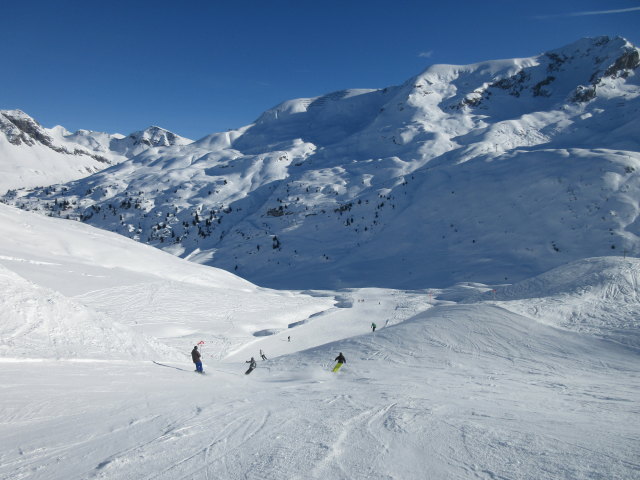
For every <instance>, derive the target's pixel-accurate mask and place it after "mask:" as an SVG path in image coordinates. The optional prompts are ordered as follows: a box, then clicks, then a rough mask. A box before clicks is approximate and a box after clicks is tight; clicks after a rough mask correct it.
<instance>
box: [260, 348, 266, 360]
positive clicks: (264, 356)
mask: <svg viewBox="0 0 640 480" xmlns="http://www.w3.org/2000/svg"><path fill="white" fill-rule="evenodd" d="M260 358H262V360H266V359H267V356H266V355H265V354H264V352H263V351H262V350H260Z"/></svg>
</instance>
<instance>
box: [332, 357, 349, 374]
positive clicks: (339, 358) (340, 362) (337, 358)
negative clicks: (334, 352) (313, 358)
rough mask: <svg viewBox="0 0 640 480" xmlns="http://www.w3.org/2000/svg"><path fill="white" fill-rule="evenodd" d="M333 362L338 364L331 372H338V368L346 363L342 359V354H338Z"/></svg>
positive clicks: (345, 360) (344, 359)
mask: <svg viewBox="0 0 640 480" xmlns="http://www.w3.org/2000/svg"><path fill="white" fill-rule="evenodd" d="M334 360H335V361H336V362H338V363H336V366H335V367H333V370H332V371H333V372H337V371H338V370H340V367H341V366H342V365H343V364H345V363H347V359H346V358H344V355H342V352H340V355H338V356H337V357H336V358H334Z"/></svg>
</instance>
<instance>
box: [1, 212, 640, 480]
mask: <svg viewBox="0 0 640 480" xmlns="http://www.w3.org/2000/svg"><path fill="white" fill-rule="evenodd" d="M0 226H1V227H2V229H3V232H7V234H5V235H3V236H2V238H0V252H2V255H1V256H0V286H1V287H2V288H0V306H1V308H0V366H1V368H0V385H2V396H1V397H0V406H1V407H2V408H0V439H1V440H0V477H1V478H7V479H12V480H14V479H16V480H17V479H30V480H31V479H34V480H35V479H46V480H51V479H64V480H68V479H88V478H104V479H132V478H136V479H172V480H173V479H211V478H229V479H235V478H238V479H239V478H247V479H308V478H317V479H325V478H338V479H357V478H362V479H365V478H366V479H391V478H397V479H423V478H438V479H468V478H485V479H491V478H510V479H540V478H549V479H551V478H553V479H582V478H594V479H595V478H598V479H601V478H606V479H632V478H640V463H639V462H638V458H637V452H638V451H639V449H640V429H639V428H638V424H639V422H638V420H639V418H638V415H639V412H640V393H639V392H640V376H639V373H640V371H639V370H640V369H639V365H640V362H639V360H640V355H639V354H640V350H638V345H640V343H639V339H640V336H639V332H640V329H639V328H638V315H637V313H638V308H639V304H638V294H639V293H640V292H639V287H638V282H637V275H638V273H637V272H638V271H640V261H638V260H637V259H632V258H622V257H608V258H593V259H584V260H582V261H578V262H575V263H572V264H568V265H565V266H563V267H559V268H556V269H554V270H551V271H549V272H547V273H545V274H543V275H540V276H537V277H535V278H532V279H529V280H525V281H523V282H520V283H518V284H514V285H483V284H478V283H461V284H457V285H453V286H451V287H447V288H442V289H435V288H434V289H425V290H409V291H402V290H389V289H379V288H369V289H345V290H340V291H308V292H287V291H273V290H267V289H262V288H259V287H256V286H254V285H252V284H250V283H248V282H246V281H244V280H241V279H239V278H237V277H235V276H233V275H232V274H229V273H226V272H223V271H220V270H216V269H213V268H210V267H205V266H201V265H196V264H193V263H190V262H187V261H185V260H181V259H179V258H176V257H174V256H171V255H169V254H166V253H163V252H161V251H159V250H156V249H153V248H151V247H148V246H145V245H141V244H139V243H136V242H134V241H132V240H128V239H125V238H121V237H118V236H117V235H115V234H111V233H107V232H103V231H99V230H96V229H94V228H92V227H89V226H86V225H82V224H79V223H77V222H68V221H64V220H57V219H50V218H47V217H42V216H38V215H35V214H32V213H28V212H24V211H19V210H15V209H13V208H10V207H7V206H0ZM38 238H40V239H41V240H40V242H38V241H37V239H38ZM585 305H586V306H588V308H583V306H585ZM371 323H375V324H376V325H377V329H376V331H375V332H372V328H371ZM201 341H202V342H204V343H202V344H200V345H201V347H200V348H201V350H202V353H203V358H204V367H205V371H206V374H205V375H200V374H197V373H194V372H193V364H192V363H191V357H190V354H189V352H190V350H191V349H192V347H193V346H194V345H195V344H197V343H198V342H201ZM260 350H262V351H263V352H264V353H265V355H266V357H267V360H261V359H260V356H259V352H260ZM339 352H342V353H343V354H344V355H345V357H346V359H347V362H346V364H345V365H344V366H343V367H342V369H341V370H340V371H339V372H337V373H332V372H331V371H330V370H331V369H332V367H333V366H334V363H335V361H334V358H335V357H336V356H337V355H338V353H339ZM251 357H255V358H256V360H257V361H258V368H257V369H256V370H255V371H254V372H252V373H251V374H250V375H245V374H244V371H245V370H246V368H247V364H246V363H245V362H246V361H247V360H249V359H250V358H251Z"/></svg>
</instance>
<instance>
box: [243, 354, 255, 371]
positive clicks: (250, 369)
mask: <svg viewBox="0 0 640 480" xmlns="http://www.w3.org/2000/svg"><path fill="white" fill-rule="evenodd" d="M244 363H248V364H249V370H247V371H246V372H244V374H245V375H249V374H250V373H251V372H253V371H254V370H255V368H256V367H257V366H258V364H257V363H256V361H255V359H254V358H253V357H251V360H247V361H246V362H244Z"/></svg>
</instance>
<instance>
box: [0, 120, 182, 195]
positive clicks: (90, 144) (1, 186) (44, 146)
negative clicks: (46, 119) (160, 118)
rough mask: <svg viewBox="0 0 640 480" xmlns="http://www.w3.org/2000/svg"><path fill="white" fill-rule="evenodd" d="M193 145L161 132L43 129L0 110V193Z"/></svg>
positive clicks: (155, 128) (43, 184) (95, 170)
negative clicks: (126, 133) (160, 149)
mask: <svg viewBox="0 0 640 480" xmlns="http://www.w3.org/2000/svg"><path fill="white" fill-rule="evenodd" d="M189 143H191V140H189V139H186V138H183V137H180V136H178V135H175V134H174V133H172V132H169V131H167V130H164V129H162V128H159V127H150V128H148V129H146V130H143V131H140V132H134V133H132V134H131V135H129V136H127V137H124V136H123V135H120V134H108V133H102V132H92V131H88V130H79V131H77V132H75V133H71V132H69V131H67V130H66V129H65V128H64V127H61V126H57V127H54V128H51V129H47V128H44V127H42V125H40V124H39V123H38V122H37V121H36V120H34V119H33V118H31V117H30V116H29V115H27V114H26V113H24V112H22V111H20V110H0V192H1V193H5V192H6V191H7V190H9V189H16V188H32V187H36V186H48V185H51V184H55V183H65V182H68V181H71V180H76V179H78V178H83V177H86V176H88V175H91V174H92V173H95V172H98V171H100V170H102V169H104V168H107V167H109V166H111V165H115V164H117V163H120V162H122V161H124V160H126V159H127V158H131V157H133V156H135V155H137V154H138V153H140V152H143V151H145V150H147V149H149V148H155V147H168V146H172V145H187V144H189Z"/></svg>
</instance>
